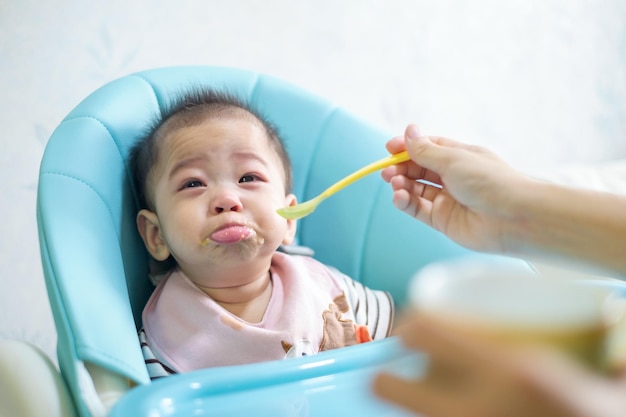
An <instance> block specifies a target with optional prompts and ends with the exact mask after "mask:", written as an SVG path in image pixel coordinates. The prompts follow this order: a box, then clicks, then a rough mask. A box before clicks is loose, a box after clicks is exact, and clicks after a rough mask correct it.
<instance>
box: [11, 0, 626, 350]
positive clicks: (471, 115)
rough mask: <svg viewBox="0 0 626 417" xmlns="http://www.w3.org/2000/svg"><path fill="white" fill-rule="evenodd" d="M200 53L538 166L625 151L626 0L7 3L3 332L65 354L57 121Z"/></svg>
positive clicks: (393, 123)
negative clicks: (54, 271) (47, 229)
mask: <svg viewBox="0 0 626 417" xmlns="http://www.w3.org/2000/svg"><path fill="white" fill-rule="evenodd" d="M188 64H206V65H229V66H238V67H244V68H249V69H254V70H257V71H261V72H265V73H269V74H272V75H275V76H278V77H281V78H283V79H286V80H289V81H291V82H294V83H296V84H299V85H301V86H303V87H305V88H308V89H310V90H312V91H314V92H316V93H318V94H321V95H323V96H325V97H328V98H330V99H331V100H333V101H335V102H336V103H337V104H339V105H341V106H344V107H345V108H347V109H349V110H350V111H352V112H353V113H356V114H357V115H360V116H362V117H364V118H367V119H369V120H371V121H372V122H374V123H376V124H379V125H380V126H382V127H384V128H386V129H388V130H389V131H390V132H391V133H393V134H399V133H401V132H402V130H403V129H404V127H405V125H406V124H407V123H408V122H413V121H415V122H420V123H421V124H422V125H423V127H424V129H425V131H426V132H428V133H433V134H439V135H448V136H451V137H455V138H458V139H462V140H465V141H470V142H474V143H477V144H481V145H486V146H489V147H491V148H493V149H494V150H496V151H497V152H499V153H500V154H501V155H502V156H503V157H504V158H505V159H507V160H509V161H510V162H511V163H512V164H514V165H516V166H518V167H519V168H520V169H523V170H526V171H528V172H530V173H533V174H536V173H540V172H545V171H547V170H551V169H554V167H561V166H568V165H572V164H574V165H575V164H583V165H589V164H598V163H603V162H604V161H609V160H620V159H622V158H626V2H624V1H622V0H606V1H602V2H598V1H592V0H589V1H583V0H511V1H506V2H503V1H499V0H475V1H470V0H439V1H429V0H386V1H384V2H382V1H374V0H341V1H335V0H316V1H312V0H309V1H306V0H302V1H290V0H264V1H255V0H233V1H221V0H176V1H172V0H169V1H168V0H154V1H150V2H148V1H141V2H132V1H127V0H92V1H90V2H84V1H80V0H47V1H44V2H42V1H34V0H20V1H10V0H0V91H2V103H1V104H0V141H2V152H0V158H1V162H2V163H1V164H0V170H2V173H1V174H0V178H2V204H0V211H1V216H0V218H1V219H2V220H3V221H2V226H1V229H0V239H1V240H0V244H1V248H2V250H1V252H0V271H2V274H1V275H0V285H1V286H2V288H3V290H2V291H0V338H12V339H21V340H26V341H29V342H31V343H34V344H36V345H37V346H39V347H40V348H42V349H43V350H44V351H45V352H46V353H48V354H49V355H50V356H54V355H55V353H54V349H55V347H54V344H55V339H56V336H55V333H54V328H53V322H52V318H51V315H50V311H49V307H48V305H47V298H46V293H45V287H44V283H43V278H42V274H41V267H40V264H39V249H38V241H37V231H36V224H35V198H36V196H35V190H36V184H37V173H38V168H39V161H40V158H41V156H42V152H43V149H44V147H45V145H46V141H47V138H48V137H49V135H50V133H51V132H52V130H53V129H54V128H55V126H56V125H57V124H58V122H59V121H60V120H61V118H63V117H64V116H65V115H66V114H67V113H68V112H69V111H70V110H71V109H72V108H73V106H74V105H76V104H77V103H78V101H80V100H81V99H82V98H83V97H85V96H86V95H87V94H89V93H90V92H91V91H93V90H94V89H96V88H97V87H99V86H100V85H102V84H104V83H105V82H108V81H110V80H112V79H114V78H117V77H120V76H123V75H126V74H128V73H130V72H134V71H138V70H143V69H147V68H151V67H158V66H166V65H188ZM625 181H626V180H625Z"/></svg>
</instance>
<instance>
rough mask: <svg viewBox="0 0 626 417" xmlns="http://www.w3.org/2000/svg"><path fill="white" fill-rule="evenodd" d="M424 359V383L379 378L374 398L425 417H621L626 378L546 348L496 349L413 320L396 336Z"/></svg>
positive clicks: (423, 319) (453, 329)
mask: <svg viewBox="0 0 626 417" xmlns="http://www.w3.org/2000/svg"><path fill="white" fill-rule="evenodd" d="M398 334H399V336H400V337H401V339H402V341H403V342H404V344H405V345H406V346H407V347H408V348H409V349H414V350H417V351H420V352H425V353H426V354H427V355H428V358H429V359H428V361H429V364H428V369H427V373H426V375H425V376H423V377H421V378H419V379H416V380H408V379H404V378H400V377H397V376H394V375H390V374H381V375H378V376H377V377H376V379H375V381H374V392H375V393H376V394H377V395H378V396H380V397H381V398H383V399H385V400H387V401H390V402H393V403H395V404H397V405H400V406H402V407H404V408H406V409H408V410H411V411H414V412H416V413H419V414H420V415H421V416H424V417H529V416H532V417H618V416H624V415H626V377H621V378H609V377H606V378H605V377H603V376H600V375H597V374H594V373H592V372H591V371H588V370H587V369H586V368H583V366H582V365H579V364H578V363H577V362H574V361H573V360H572V359H570V358H569V357H566V356H564V355H563V354H562V353H560V352H557V351H552V350H548V349H547V348H546V349H545V350H544V349H543V348H532V349H531V348H528V347H527V348H519V347H518V348H514V347H511V346H505V345H496V344H493V343H490V342H489V341H487V340H484V339H481V338H479V337H477V336H476V335H475V334H471V333H469V332H465V331H463V330H460V329H459V328H458V326H450V325H449V324H447V323H446V322H445V321H443V320H441V319H436V318H434V317H430V316H425V315H416V316H414V317H411V319H410V320H409V321H408V322H406V323H405V324H404V325H401V326H400V327H399V328H398Z"/></svg>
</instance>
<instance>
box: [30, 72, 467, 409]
mask: <svg viewBox="0 0 626 417" xmlns="http://www.w3.org/2000/svg"><path fill="white" fill-rule="evenodd" d="M193 85H205V86H212V87H215V88H218V89H224V88H225V89H228V90H229V91H230V92H233V93H235V94H238V95H240V96H241V97H243V98H244V99H246V100H249V101H250V102H252V103H253V104H254V105H255V106H256V107H257V108H259V109H260V110H261V111H262V112H263V114H264V115H265V116H267V117H268V118H269V119H270V120H271V121H272V122H273V123H275V124H276V125H277V126H278V129H279V132H280V134H281V135H282V137H283V138H284V140H285V142H286V146H287V149H288V152H289V154H290V157H291V159H292V163H293V168H294V192H295V194H296V195H297V196H298V199H299V201H305V200H307V199H309V198H311V197H313V196H315V195H317V194H318V193H319V192H321V191H323V190H324V189H325V188H326V187H328V186H329V185H331V184H332V183H334V182H336V181H337V180H339V179H341V178H343V177H344V176H345V175H347V174H349V173H351V172H352V171H354V170H356V169H358V168H360V167H362V166H363V165H365V164H367V163H370V162H372V161H374V160H377V159H379V158H382V157H384V156H386V155H387V153H386V151H385V147H384V143H385V141H386V140H388V139H389V138H390V137H391V136H392V135H391V134H390V133H388V132H384V131H381V130H380V129H377V128H375V127H373V126H371V125H370V124H368V123H367V122H364V121H363V120H359V119H358V118H357V117H355V116H353V115H352V114H350V113H348V112H346V111H344V110H342V109H340V108H338V107H336V106H334V105H333V104H332V103H330V102H328V101H326V100H324V99H322V98H320V97H317V96H315V95H313V94H311V93H308V92H306V91H303V90H302V89H300V88H298V87H296V86H294V85H291V84H289V83H286V82H283V81H281V80H278V79H276V78H273V77H271V76H267V75H262V74H259V73H256V72H252V71H247V70H242V69H235V68H222V67H171V68H161V69H154V70H148V71H143V72H139V73H135V74H131V75H128V76H126V77H123V78H120V79H117V80H115V81H112V82H111V83H109V84H107V85H104V86H103V87H101V88H99V89H98V90H96V91H95V92H93V93H92V94H91V95H89V96H88V97H87V98H85V99H84V100H83V101H82V102H81V103H80V104H78V105H77V106H76V108H74V110H72V111H71V112H70V113H69V114H68V116H67V117H66V118H65V119H64V120H63V121H62V122H61V123H60V125H59V127H58V128H57V129H56V130H55V131H54V133H53V134H52V136H51V138H50V140H49V142H48V145H47V147H46V150H45V154H44V157H43V160H42V163H41V171H40V177H39V189H38V201H37V219H38V225H39V236H40V248H41V256H42V262H43V268H44V273H45V278H46V285H47V287H48V293H49V298H50V302H51V306H52V310H53V314H54V319H55V324H56V327H57V332H58V360H59V365H60V368H61V371H62V373H63V375H64V377H65V378H66V380H67V382H68V384H69V386H70V390H71V391H72V392H73V395H74V397H75V401H77V403H80V401H81V398H80V395H81V394H80V380H81V374H82V373H83V372H84V369H83V364H84V363H85V362H90V363H94V364H96V365H100V366H102V367H104V368H106V369H110V370H112V371H113V372H116V373H119V374H120V375H124V376H126V377H127V378H129V379H130V380H131V381H133V382H135V383H137V384H145V383H148V382H149V378H148V375H147V371H146V369H145V366H144V363H143V358H142V355H141V351H140V347H139V344H138V341H137V336H136V332H137V329H138V327H139V326H140V325H141V311H142V309H143V306H144V304H145V302H146V301H147V299H148V297H149V295H150V293H151V291H152V289H153V286H152V284H151V283H150V282H149V280H148V278H147V272H148V255H147V252H146V251H145V249H144V246H143V243H142V241H141V239H140V237H139V235H138V233H137V231H136V226H135V215H136V211H137V204H136V196H135V192H134V190H133V186H132V182H131V179H130V178H131V176H130V173H129V167H128V163H127V156H128V152H129V149H130V148H131V147H132V145H133V144H134V143H135V141H137V139H138V138H140V137H141V136H142V135H144V134H145V131H146V127H147V124H148V123H149V122H150V121H152V120H153V119H154V117H155V116H158V115H159V114H160V113H161V111H162V109H163V108H164V107H165V106H166V105H167V103H169V102H170V101H171V100H172V99H173V97H175V95H176V93H177V92H179V91H181V90H183V89H186V88H187V87H189V86H193ZM402 129H403V126H398V132H400V131H401V130H402ZM398 132H396V133H398ZM297 239H298V242H299V243H300V244H301V245H304V246H308V247H310V248H312V249H314V251H315V256H316V258H318V259H319V260H320V261H322V262H325V263H327V264H330V265H333V266H335V267H337V268H338V269H340V270H341V271H343V272H344V273H346V274H348V275H349V276H351V277H353V278H355V279H357V280H359V281H361V282H363V283H365V284H366V285H368V286H370V287H373V288H377V289H386V290H388V291H390V292H391V293H392V295H393V296H394V297H395V299H396V302H397V303H398V304H399V305H402V303H403V302H404V299H405V296H404V291H405V288H406V284H407V281H408V279H409V278H411V276H412V275H413V274H414V272H415V271H416V270H418V269H419V268H420V267H421V266H423V265H425V264H427V263H430V262H432V261H437V260H441V259H444V258H450V257H455V256H458V255H461V254H463V253H465V250H464V249H462V248H460V247H459V246H457V245H456V244H454V243H452V242H451V241H450V240H448V239H447V238H445V237H444V236H443V235H441V234H439V233H437V232H435V231H433V230H431V229H429V228H428V227H426V226H423V225H422V224H420V223H418V222H417V221H415V220H413V219H411V218H409V217H408V216H406V215H405V214H403V213H400V212H399V211H398V210H396V209H394V208H393V206H392V203H391V192H390V188H389V186H388V185H387V184H385V183H384V182H383V181H382V180H381V178H380V176H379V175H378V174H374V175H370V176H368V177H366V178H365V179H363V180H361V181H359V182H357V183H355V184H353V185H351V186H350V187H348V188H347V189H345V190H344V191H341V192H340V193H338V194H337V195H335V196H333V197H332V198H330V199H328V200H327V201H326V202H324V203H323V204H322V205H321V206H320V207H319V208H318V209H317V211H316V212H315V213H313V214H312V215H310V216H309V217H307V218H305V219H302V220H300V221H299V226H298V233H297ZM78 407H79V409H80V404H79V406H78Z"/></svg>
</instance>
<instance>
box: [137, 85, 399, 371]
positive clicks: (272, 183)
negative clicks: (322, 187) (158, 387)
mask: <svg viewBox="0 0 626 417" xmlns="http://www.w3.org/2000/svg"><path fill="white" fill-rule="evenodd" d="M131 166H132V170H133V174H134V180H135V187H136V190H137V193H138V194H139V200H140V204H141V209H140V210H139V212H138V214H137V227H138V229H139V233H140V234H141V237H142V239H143V241H144V243H145V246H146V248H147V250H148V251H149V252H150V254H151V255H152V257H153V258H154V260H156V261H160V262H170V264H171V265H172V267H171V268H170V269H169V270H168V271H167V272H166V273H165V274H164V275H163V277H162V279H161V280H160V281H159V282H158V285H157V287H156V289H155V291H154V293H153V294H152V296H151V297H150V300H149V301H148V303H147V305H146V306H145V308H144V311H143V317H142V318H143V328H142V329H141V330H140V332H139V337H140V340H141V343H142V350H143V353H144V358H145V360H146V364H147V367H148V371H149V373H150V377H151V378H153V379H154V378H158V377H162V376H166V375H169V374H172V373H177V372H188V371H192V370H196V369H201V368H206V367H214V366H226V365H237V364H246V363H253V362H260V361H268V360H275V359H282V358H288V357H296V356H302V355H310V354H315V353H318V352H319V351H324V350H330V349H334V348H338V347H343V346H350V345H353V344H357V343H362V342H366V341H370V340H375V339H381V338H384V337H386V336H388V335H389V333H390V331H391V327H392V322H393V302H392V300H391V297H390V296H389V295H388V294H387V293H384V292H380V291H373V290H370V289H368V288H366V287H364V286H363V285H361V284H360V283H358V282H356V281H354V280H352V279H350V278H349V277H347V276H345V275H343V274H341V273H340V272H338V271H337V270H335V269H333V268H331V267H328V266H325V265H323V264H321V263H320V262H318V261H316V260H315V259H313V258H312V257H310V256H303V255H294V254H288V253H285V252H288V250H286V251H283V252H281V251H280V250H278V249H280V248H287V249H288V248H289V247H290V246H288V245H290V244H291V243H292V242H293V240H294V237H295V233H296V221H295V220H286V219H284V218H282V217H280V216H279V215H278V214H277V213H276V210H277V209H278V208H281V207H286V206H291V205H295V204H296V203H297V200H296V197H295V196H294V195H293V194H291V187H292V179H291V175H292V174H291V164H290V161H289V158H288V155H287V152H286V150H285V147H284V145H283V143H282V141H281V139H280V138H279V136H278V133H277V130H276V129H275V128H274V127H273V126H272V125H271V123H269V122H268V121H267V120H265V119H264V118H263V117H262V116H261V115H260V114H259V113H258V112H257V111H255V110H254V109H253V108H252V107H251V106H249V105H248V104H247V103H245V102H243V101H242V100H240V99H238V98H237V97H236V96H234V95H231V94H229V93H225V92H221V91H214V90H207V89H192V90H191V91H189V92H187V93H185V94H183V95H182V96H181V98H180V99H179V100H178V101H176V103H175V104H174V105H172V107H171V108H170V109H169V111H167V112H166V114H164V115H163V117H162V118H160V119H159V120H158V121H157V122H156V123H155V125H154V126H153V128H152V129H151V130H150V132H149V134H148V135H147V136H146V137H145V138H144V139H143V140H141V141H140V142H139V143H137V145H136V146H135V147H134V148H133V150H132V152H131Z"/></svg>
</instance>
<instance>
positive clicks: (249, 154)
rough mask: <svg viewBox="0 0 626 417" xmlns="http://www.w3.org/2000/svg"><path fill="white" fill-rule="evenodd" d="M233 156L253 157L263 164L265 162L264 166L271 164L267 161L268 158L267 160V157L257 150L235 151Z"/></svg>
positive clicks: (240, 157) (241, 157) (239, 157)
mask: <svg viewBox="0 0 626 417" xmlns="http://www.w3.org/2000/svg"><path fill="white" fill-rule="evenodd" d="M233 156H234V157H235V158H238V159H253V160H256V161H258V162H260V163H261V164H263V165H264V166H266V167H267V166H269V165H270V164H269V163H268V162H267V160H265V158H263V157H262V156H260V155H259V154H258V153H256V152H251V151H238V152H235V153H234V154H233Z"/></svg>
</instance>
